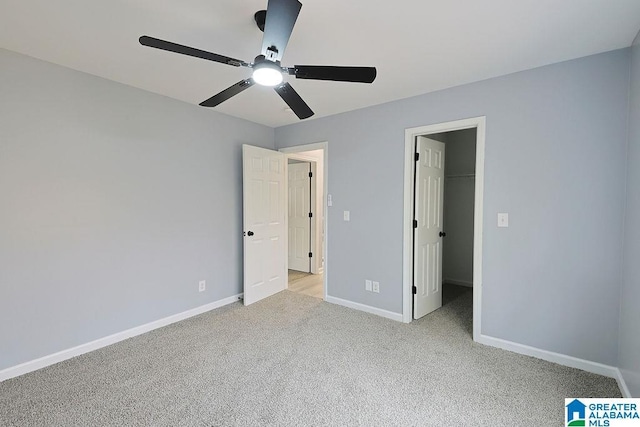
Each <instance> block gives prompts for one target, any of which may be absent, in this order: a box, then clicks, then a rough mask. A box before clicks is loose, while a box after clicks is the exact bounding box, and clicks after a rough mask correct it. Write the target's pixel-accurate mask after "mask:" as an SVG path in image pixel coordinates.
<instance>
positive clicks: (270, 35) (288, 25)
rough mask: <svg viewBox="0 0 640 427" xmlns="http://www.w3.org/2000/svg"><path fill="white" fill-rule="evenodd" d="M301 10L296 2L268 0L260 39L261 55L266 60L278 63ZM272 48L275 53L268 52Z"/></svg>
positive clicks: (293, 0)
mask: <svg viewBox="0 0 640 427" xmlns="http://www.w3.org/2000/svg"><path fill="white" fill-rule="evenodd" d="M301 8H302V3H300V2H299V1H298V0H269V4H268V5H267V19H266V21H265V23H264V36H263V37H262V54H263V55H264V56H265V57H266V58H267V59H270V60H272V61H280V59H281V58H282V55H283V54H284V50H285V48H286V47H287V43H289V37H291V32H292V31H293V26H294V25H295V23H296V19H298V14H299V13H300V9H301ZM272 47H274V48H275V49H276V51H275V52H270V48H272Z"/></svg>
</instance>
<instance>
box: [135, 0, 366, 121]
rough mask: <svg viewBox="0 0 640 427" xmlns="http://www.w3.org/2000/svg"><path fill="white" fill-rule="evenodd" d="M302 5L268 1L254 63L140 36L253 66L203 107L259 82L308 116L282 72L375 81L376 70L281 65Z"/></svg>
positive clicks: (259, 19)
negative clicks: (244, 77) (251, 72)
mask: <svg viewBox="0 0 640 427" xmlns="http://www.w3.org/2000/svg"><path fill="white" fill-rule="evenodd" d="M301 8H302V3H300V2H299V1H298V0H269V1H268V5H267V10H266V11H264V10H261V11H258V12H256V14H255V15H254V18H255V20H256V24H257V25H258V27H259V28H260V30H262V31H263V32H264V36H263V38H262V53H261V54H260V55H258V56H256V58H255V59H254V62H245V61H241V60H239V59H234V58H230V57H228V56H224V55H219V54H217V53H212V52H207V51H204V50H200V49H196V48H193V47H188V46H183V45H180V44H177V43H172V42H168V41H165V40H160V39H157V38H154V37H149V36H142V37H140V44H142V45H144V46H149V47H154V48H156V49H162V50H167V51H169V52H175V53H180V54H182V55H189V56H194V57H196V58H202V59H206V60H209V61H214V62H220V63H222V64H227V65H231V66H233V67H247V68H252V69H253V74H252V75H251V77H249V78H246V79H242V80H240V81H239V82H238V83H236V84H234V85H233V86H231V87H228V88H227V89H225V90H223V91H222V92H220V93H218V94H216V95H214V96H212V97H211V98H209V99H207V100H206V101H203V102H201V103H200V105H201V106H203V107H215V106H216V105H219V104H221V103H222V102H224V101H226V100H227V99H229V98H231V97H232V96H235V95H237V94H239V93H240V92H242V91H244V90H245V89H248V88H250V87H251V86H253V85H254V84H255V83H258V84H259V85H263V86H271V87H273V88H274V90H275V91H276V92H277V93H278V95H280V97H281V98H282V99H283V100H284V102H286V103H287V105H289V107H290V108H291V110H292V111H293V112H294V113H295V114H296V115H297V116H298V117H299V118H300V119H306V118H309V117H311V116H313V111H312V110H311V108H309V106H308V105H307V104H306V103H305V102H304V101H303V100H302V98H301V97H300V95H298V93H297V92H296V91H295V90H294V89H293V87H291V85H290V84H289V83H287V82H284V81H283V74H289V75H292V76H295V77H296V78H298V79H311V80H332V81H340V82H357V83H372V82H373V81H374V80H375V78H376V69H375V67H342V66H323V65H294V66H293V67H282V66H281V65H280V59H281V58H282V55H283V54H284V50H285V48H286V47H287V43H288V42H289V38H290V37H291V32H292V31H293V26H294V25H295V23H296V19H297V18H298V14H299V13H300V9H301Z"/></svg>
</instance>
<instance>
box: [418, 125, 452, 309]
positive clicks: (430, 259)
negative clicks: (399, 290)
mask: <svg viewBox="0 0 640 427" xmlns="http://www.w3.org/2000/svg"><path fill="white" fill-rule="evenodd" d="M416 148H417V153H419V160H418V161H417V162H416V183H415V210H416V220H417V221H418V226H417V228H416V229H415V241H414V286H415V287H416V290H415V294H414V296H413V317H414V319H419V318H421V317H422V316H424V315H426V314H428V313H430V312H432V311H434V310H436V309H438V308H440V307H441V306H442V237H441V235H440V232H442V213H443V196H444V192H443V189H444V152H445V150H444V144H443V143H442V142H439V141H435V140H433V139H429V138H425V137H423V136H419V137H418V138H417V141H416Z"/></svg>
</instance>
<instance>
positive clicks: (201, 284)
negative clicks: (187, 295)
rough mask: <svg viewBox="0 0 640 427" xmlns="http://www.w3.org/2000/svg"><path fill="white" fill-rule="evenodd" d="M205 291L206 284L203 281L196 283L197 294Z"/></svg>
mask: <svg viewBox="0 0 640 427" xmlns="http://www.w3.org/2000/svg"><path fill="white" fill-rule="evenodd" d="M206 289H207V282H206V281H204V280H200V281H199V282H198V291H199V292H204V291H205V290H206Z"/></svg>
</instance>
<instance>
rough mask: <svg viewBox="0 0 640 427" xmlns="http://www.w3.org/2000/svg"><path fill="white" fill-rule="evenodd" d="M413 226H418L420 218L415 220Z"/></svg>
mask: <svg viewBox="0 0 640 427" xmlns="http://www.w3.org/2000/svg"><path fill="white" fill-rule="evenodd" d="M413 228H418V220H417V219H414V220H413Z"/></svg>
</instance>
